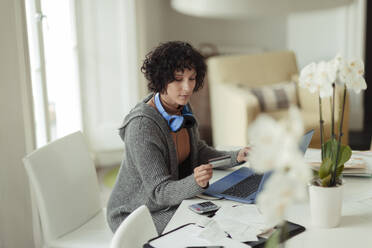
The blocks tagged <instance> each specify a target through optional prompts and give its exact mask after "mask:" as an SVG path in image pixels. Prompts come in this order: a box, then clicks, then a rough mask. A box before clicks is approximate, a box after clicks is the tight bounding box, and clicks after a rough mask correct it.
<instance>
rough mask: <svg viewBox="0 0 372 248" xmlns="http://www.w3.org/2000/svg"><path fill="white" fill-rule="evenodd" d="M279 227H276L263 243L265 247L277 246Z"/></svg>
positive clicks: (272, 247)
mask: <svg viewBox="0 0 372 248" xmlns="http://www.w3.org/2000/svg"><path fill="white" fill-rule="evenodd" d="M280 234H281V229H277V230H276V231H275V232H274V233H273V234H271V236H270V237H269V239H268V240H267V241H266V243H265V248H277V247H279V239H280Z"/></svg>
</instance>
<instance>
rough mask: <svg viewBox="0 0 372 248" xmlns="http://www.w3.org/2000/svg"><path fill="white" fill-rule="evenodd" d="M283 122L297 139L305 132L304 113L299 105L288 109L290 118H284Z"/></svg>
mask: <svg viewBox="0 0 372 248" xmlns="http://www.w3.org/2000/svg"><path fill="white" fill-rule="evenodd" d="M281 124H282V125H283V127H284V128H285V129H286V130H287V131H288V133H290V134H291V135H292V136H293V137H294V138H295V139H296V140H299V139H300V138H301V136H302V135H303V134H304V123H303V120H302V115H301V112H300V110H299V108H298V107H297V106H294V105H293V106H290V108H289V110H288V119H284V120H282V121H281Z"/></svg>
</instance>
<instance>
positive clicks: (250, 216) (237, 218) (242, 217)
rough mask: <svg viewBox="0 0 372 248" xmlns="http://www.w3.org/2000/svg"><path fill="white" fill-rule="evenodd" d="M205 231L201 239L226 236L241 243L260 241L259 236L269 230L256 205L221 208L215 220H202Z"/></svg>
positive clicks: (201, 223)
mask: <svg viewBox="0 0 372 248" xmlns="http://www.w3.org/2000/svg"><path fill="white" fill-rule="evenodd" d="M198 224H199V225H201V226H204V227H205V230H204V231H203V232H202V233H201V236H200V237H203V238H207V239H208V237H211V238H213V239H216V236H226V235H227V234H228V235H229V236H230V237H231V238H232V239H234V240H237V241H240V242H247V241H258V238H257V236H258V235H259V234H261V233H263V232H264V231H266V230H267V226H266V224H265V222H264V218H263V216H262V215H261V213H260V212H259V211H258V209H257V206H256V205H253V204H252V205H239V206H235V207H231V206H229V207H221V208H220V209H219V210H218V211H217V212H216V214H215V216H214V217H213V218H205V219H202V221H201V222H200V223H198Z"/></svg>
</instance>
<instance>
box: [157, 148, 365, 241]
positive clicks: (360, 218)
mask: <svg viewBox="0 0 372 248" xmlns="http://www.w3.org/2000/svg"><path fill="white" fill-rule="evenodd" d="M367 162H368V163H369V164H370V165H372V153H371V155H370V156H369V157H368V160H367ZM243 166H244V165H243ZM240 167H241V166H240ZM240 167H237V168H233V169H229V170H225V171H218V170H215V171H213V178H212V180H211V182H214V181H216V180H218V179H220V178H222V177H223V176H225V175H226V174H228V173H230V172H231V171H233V170H236V169H238V168H240ZM344 180H345V186H344V201H343V208H342V219H341V223H340V225H339V226H338V227H336V228H331V229H320V228H313V227H312V226H311V219H310V210H309V203H308V202H305V203H301V204H296V205H293V206H291V207H290V208H289V209H288V214H287V215H288V216H287V219H288V220H289V221H292V222H294V223H297V224H300V225H303V226H305V227H306V231H305V232H303V233H301V234H299V235H297V236H295V237H292V238H291V239H289V240H288V241H287V242H286V247H289V248H290V247H293V248H300V247H312V248H313V247H316V248H322V247H324V248H329V247H338V248H342V247H355V248H357V247H372V178H352V177H345V178H344ZM367 197H368V198H369V199H370V200H369V202H367V201H363V202H362V201H361V200H360V199H365V198H367ZM201 201H203V200H202V199H200V198H193V199H188V200H184V201H183V202H182V204H181V205H180V207H179V208H178V209H177V211H176V213H175V214H174V216H173V217H172V219H171V220H170V222H169V223H168V225H167V226H166V228H165V230H164V232H167V231H170V230H172V229H174V228H176V227H178V226H181V225H183V224H186V223H190V222H197V220H198V219H199V218H200V216H199V215H198V214H196V213H193V212H192V211H190V210H189V209H188V208H187V207H188V206H189V205H190V204H192V203H196V202H201ZM214 202H215V203H217V204H219V205H221V206H224V205H235V204H237V203H236V202H233V201H229V200H216V201H214ZM238 204H241V203H238Z"/></svg>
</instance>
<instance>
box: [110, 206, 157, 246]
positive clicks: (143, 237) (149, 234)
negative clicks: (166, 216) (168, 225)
mask: <svg viewBox="0 0 372 248" xmlns="http://www.w3.org/2000/svg"><path fill="white" fill-rule="evenodd" d="M156 236H158V233H157V231H156V228H155V225H154V222H153V220H152V217H151V214H150V211H149V210H148V208H147V207H146V206H145V205H142V206H140V207H139V208H137V209H136V210H134V211H133V213H131V214H130V215H129V216H128V217H127V218H126V219H125V220H124V221H123V222H122V223H121V224H120V226H119V227H118V229H117V230H116V232H115V234H114V237H113V238H112V241H111V246H110V248H142V246H143V244H145V243H146V242H147V241H148V240H149V239H151V238H154V237H156Z"/></svg>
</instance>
